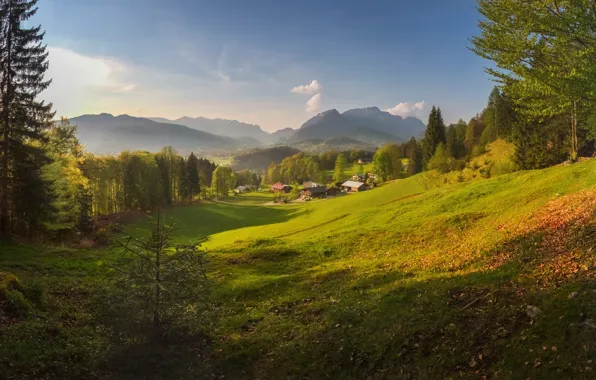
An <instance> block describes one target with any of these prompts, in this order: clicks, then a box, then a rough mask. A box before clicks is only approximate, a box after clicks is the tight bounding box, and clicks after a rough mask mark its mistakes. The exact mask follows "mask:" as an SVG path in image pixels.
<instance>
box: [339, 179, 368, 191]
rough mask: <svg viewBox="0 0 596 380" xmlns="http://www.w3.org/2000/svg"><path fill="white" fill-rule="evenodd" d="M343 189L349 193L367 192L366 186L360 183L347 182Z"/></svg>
mask: <svg viewBox="0 0 596 380" xmlns="http://www.w3.org/2000/svg"><path fill="white" fill-rule="evenodd" d="M341 187H343V188H344V190H345V191H347V192H358V191H364V190H366V185H365V184H364V183H362V182H358V181H346V182H344V183H343V184H342V185H341Z"/></svg>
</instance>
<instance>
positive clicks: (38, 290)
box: [23, 281, 46, 307]
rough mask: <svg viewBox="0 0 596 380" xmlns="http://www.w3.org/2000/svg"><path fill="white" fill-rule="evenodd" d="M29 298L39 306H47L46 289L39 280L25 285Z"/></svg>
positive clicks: (26, 294) (25, 292)
mask: <svg viewBox="0 0 596 380" xmlns="http://www.w3.org/2000/svg"><path fill="white" fill-rule="evenodd" d="M23 294H24V295H25V297H27V300H29V301H31V302H32V303H34V304H35V305H37V306H40V307H45V304H46V289H45V287H44V286H43V284H42V283H41V282H39V281H36V282H33V283H31V284H28V285H27V286H25V289H24V291H23Z"/></svg>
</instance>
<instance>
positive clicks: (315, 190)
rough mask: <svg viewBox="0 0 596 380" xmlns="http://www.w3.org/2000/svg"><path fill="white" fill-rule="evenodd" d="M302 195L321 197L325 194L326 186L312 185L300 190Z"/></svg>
mask: <svg viewBox="0 0 596 380" xmlns="http://www.w3.org/2000/svg"><path fill="white" fill-rule="evenodd" d="M302 195H303V196H305V197H311V198H321V197H324V196H326V195H327V186H312V187H306V188H304V189H303V190H302Z"/></svg>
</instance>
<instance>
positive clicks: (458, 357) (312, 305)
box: [0, 0, 596, 379]
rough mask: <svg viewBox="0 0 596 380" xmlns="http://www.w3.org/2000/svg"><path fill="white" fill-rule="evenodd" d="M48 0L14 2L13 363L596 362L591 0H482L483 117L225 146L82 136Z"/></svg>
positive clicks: (3, 277) (337, 369)
mask: <svg viewBox="0 0 596 380" xmlns="http://www.w3.org/2000/svg"><path fill="white" fill-rule="evenodd" d="M44 5H45V4H44V2H43V1H42V2H38V0H0V379H80V378H97V379H112V378H117V379H137V378H139V379H141V378H142V379H166V378H171V379H179V378H180V379H183V378H184V379H186V378H189V379H190V378H193V379H194V378H200V379H203V378H204V379H222V378H231V379H269V378H271V379H274V378H279V379H281V378H287V379H304V378H309V379H310V378H312V379H326V378H338V379H339V378H342V379H343V378H345V379H365V378H366V379H390V378H391V379H393V378H396V379H437V378H445V379H447V378H462V379H472V378H485V379H486V378H506V379H509V378H511V379H517V378H541V379H542V378H544V379H560V378H585V379H588V378H592V376H593V361H594V360H596V351H595V350H594V347H593V340H594V339H596V323H595V322H594V319H595V318H596V303H595V302H594V300H593V294H594V292H595V291H596V287H595V286H594V283H593V280H594V278H596V272H595V268H596V259H595V258H594V253H593V248H594V245H596V238H595V236H596V234H595V233H594V231H596V229H595V228H596V227H595V226H596V208H595V207H594V206H595V205H596V192H595V189H596V188H595V186H596V174H595V173H596V161H595V160H593V157H594V154H595V150H596V147H595V140H596V113H595V109H596V108H595V107H594V105H595V103H596V85H595V83H596V63H595V62H596V9H595V3H594V2H593V1H591V0H562V1H539V0H528V1H523V2H520V1H516V0H478V2H477V9H478V12H479V15H478V18H479V20H480V21H479V22H478V25H479V31H480V32H479V33H478V35H476V36H470V40H469V46H468V48H469V50H471V52H473V53H474V54H476V55H477V56H479V57H482V58H484V59H485V60H486V62H487V68H486V72H487V73H488V74H490V76H491V78H492V79H493V80H494V82H495V83H494V84H495V85H494V88H493V89H492V91H490V93H489V94H487V95H488V98H487V101H486V106H485V107H484V108H483V109H479V110H478V113H477V114H476V115H475V116H474V117H472V118H471V119H470V120H468V121H466V120H463V119H459V120H458V121H457V122H454V123H451V121H452V120H451V121H449V120H448V121H446V119H445V116H444V115H445V111H446V110H445V108H441V107H440V105H433V106H432V109H431V110H430V112H429V114H428V119H427V120H425V130H424V133H423V134H420V135H417V136H410V138H409V139H403V140H399V141H397V140H396V141H394V140H390V141H389V142H387V143H383V144H378V146H374V149H371V146H372V145H371V143H366V144H363V146H362V148H353V147H351V148H345V149H332V150H328V151H325V152H320V151H316V152H315V151H311V152H303V151H299V150H297V149H295V148H293V147H290V146H286V145H277V146H272V145H269V146H267V147H262V148H258V149H251V150H245V151H237V152H236V156H234V157H233V158H230V157H226V159H229V160H228V161H229V162H226V163H223V162H222V161H218V159H222V157H213V156H208V155H207V154H205V153H204V152H202V151H199V150H196V151H195V152H193V153H190V154H186V153H188V152H187V151H185V152H186V153H185V154H181V153H179V152H178V151H177V150H176V149H175V147H172V146H164V147H163V149H161V150H159V151H156V152H155V151H153V152H150V151H144V150H134V151H133V150H129V151H127V150H125V151H122V152H120V153H118V154H115V155H99V154H93V153H90V152H88V151H86V150H85V146H84V145H83V144H81V142H80V141H79V139H78V137H77V136H78V135H77V126H76V125H73V124H71V122H70V121H69V120H68V119H67V118H64V117H59V116H60V115H58V114H57V113H56V111H55V108H54V105H53V103H52V99H50V98H47V96H46V94H47V90H48V89H49V88H50V86H52V78H50V77H49V68H50V66H51V65H52V60H51V59H50V54H49V50H48V47H47V45H46V34H45V31H44V29H43V27H42V26H39V25H37V23H36V16H37V12H38V6H39V7H43V6H44ZM65 22H67V21H65ZM470 54H472V53H470ZM222 56H223V53H222ZM222 61H223V59H222ZM220 66H223V64H222V65H220ZM228 79H229V78H228ZM224 82H225V81H224ZM226 83H227V82H226ZM313 83H314V84H315V85H317V86H318V87H317V86H315V87H316V91H315V90H314V89H312V88H310V87H308V88H307V87H304V86H300V87H296V88H295V89H294V90H292V93H294V94H308V95H309V96H312V98H311V100H313V99H314V100H317V101H318V100H320V99H321V96H322V95H321V94H323V92H322V90H321V88H320V86H319V84H318V83H315V81H313ZM311 85H312V83H311ZM313 91H315V92H313ZM309 103H310V101H309ZM310 106H311V105H310V104H309V107H310ZM377 111H378V112H381V111H380V110H378V109H377ZM336 113H337V114H338V115H339V113H338V112H337V111H336ZM468 117H469V114H468ZM418 122H419V121H418ZM237 124H238V125H240V124H239V123H237ZM235 125H236V124H234V126H235ZM251 127H253V129H258V130H260V128H259V127H257V126H255V125H251ZM352 127H353V126H352ZM363 127H365V126H363ZM290 131H291V129H290ZM286 132H287V131H286ZM265 135H266V136H268V135H267V134H266V133H265ZM241 137H245V136H241ZM393 138H395V136H393V135H391V139H393ZM354 141H357V140H353V139H350V144H351V145H350V146H352V145H353V144H354ZM216 162H219V163H216ZM314 189H317V191H318V193H317V191H315V190H314ZM317 194H318V195H319V196H317Z"/></svg>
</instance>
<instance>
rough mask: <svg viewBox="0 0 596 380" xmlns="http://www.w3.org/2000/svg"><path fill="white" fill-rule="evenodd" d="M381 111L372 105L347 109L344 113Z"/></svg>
mask: <svg viewBox="0 0 596 380" xmlns="http://www.w3.org/2000/svg"><path fill="white" fill-rule="evenodd" d="M380 112H383V111H381V110H380V109H379V107H376V106H373V107H364V108H353V109H351V110H347V111H346V112H344V114H345V113H348V114H350V113H362V114H373V113H380Z"/></svg>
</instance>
